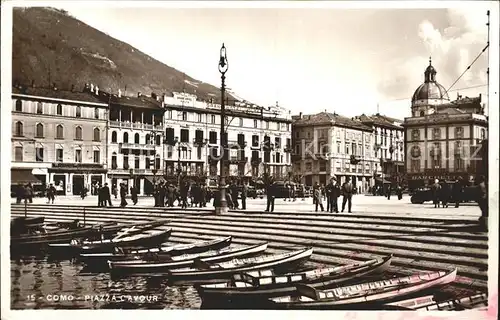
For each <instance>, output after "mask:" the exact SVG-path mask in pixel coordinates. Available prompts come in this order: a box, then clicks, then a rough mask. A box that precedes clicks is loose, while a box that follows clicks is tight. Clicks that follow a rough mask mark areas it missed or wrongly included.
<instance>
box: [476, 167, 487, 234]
mask: <svg viewBox="0 0 500 320" xmlns="http://www.w3.org/2000/svg"><path fill="white" fill-rule="evenodd" d="M477 189H478V192H477V195H478V196H477V200H476V201H477V204H478V205H479V209H481V217H480V218H479V226H480V228H481V229H482V230H484V231H488V185H487V184H486V179H485V177H484V176H480V177H479V178H478V184H477Z"/></svg>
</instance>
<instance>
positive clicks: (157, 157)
mask: <svg viewBox="0 0 500 320" xmlns="http://www.w3.org/2000/svg"><path fill="white" fill-rule="evenodd" d="M155 169H156V170H158V169H160V156H159V155H157V156H156V159H155Z"/></svg>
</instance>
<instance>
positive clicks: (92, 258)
mask: <svg viewBox="0 0 500 320" xmlns="http://www.w3.org/2000/svg"><path fill="white" fill-rule="evenodd" d="M231 241H232V237H231V236H229V237H223V238H217V239H213V240H208V241H198V242H193V243H183V244H176V245H172V246H168V247H159V248H149V249H139V250H132V249H127V248H118V247H117V248H116V250H115V252H114V253H111V252H96V253H82V254H80V260H82V261H84V262H85V263H86V264H87V265H97V264H99V265H103V264H104V265H105V266H106V267H107V266H108V260H109V261H122V260H132V261H136V262H139V261H148V262H151V261H165V262H166V261H173V260H172V259H171V257H172V256H180V255H183V254H194V253H199V252H207V251H210V250H216V249H219V248H224V247H227V246H229V245H230V244H231ZM217 253H218V252H217V251H215V254H217ZM198 256H200V255H198Z"/></svg>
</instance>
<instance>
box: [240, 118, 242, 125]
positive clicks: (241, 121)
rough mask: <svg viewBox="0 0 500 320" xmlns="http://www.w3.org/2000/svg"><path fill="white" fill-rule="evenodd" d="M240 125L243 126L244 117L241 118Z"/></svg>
mask: <svg viewBox="0 0 500 320" xmlns="http://www.w3.org/2000/svg"><path fill="white" fill-rule="evenodd" d="M240 127H243V118H240Z"/></svg>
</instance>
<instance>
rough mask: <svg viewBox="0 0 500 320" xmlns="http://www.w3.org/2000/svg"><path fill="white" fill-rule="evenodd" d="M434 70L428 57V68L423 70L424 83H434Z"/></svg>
mask: <svg viewBox="0 0 500 320" xmlns="http://www.w3.org/2000/svg"><path fill="white" fill-rule="evenodd" d="M436 73H437V72H436V69H434V67H433V66H432V57H429V66H428V67H427V68H426V69H425V72H424V76H425V82H436Z"/></svg>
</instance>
